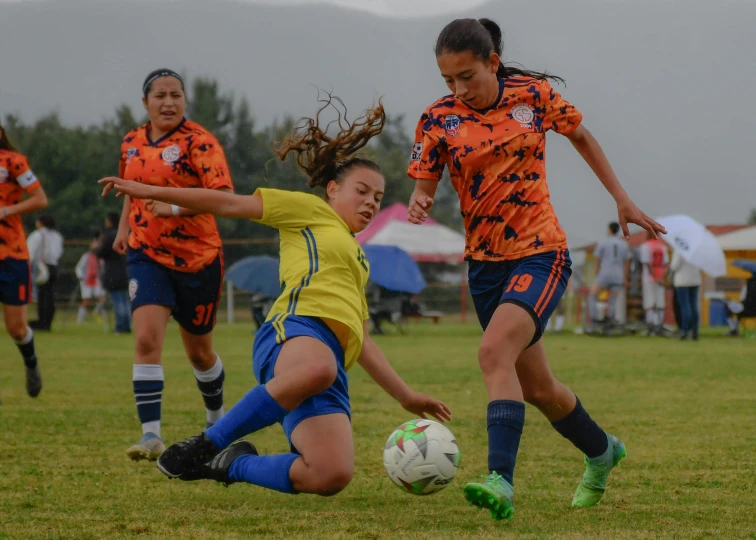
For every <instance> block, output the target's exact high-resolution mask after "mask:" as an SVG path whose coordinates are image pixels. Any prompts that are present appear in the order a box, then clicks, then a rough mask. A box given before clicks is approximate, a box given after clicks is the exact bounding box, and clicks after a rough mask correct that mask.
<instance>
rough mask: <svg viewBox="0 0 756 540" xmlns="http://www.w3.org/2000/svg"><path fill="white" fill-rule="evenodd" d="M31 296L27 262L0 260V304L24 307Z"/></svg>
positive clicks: (29, 267)
mask: <svg viewBox="0 0 756 540" xmlns="http://www.w3.org/2000/svg"><path fill="white" fill-rule="evenodd" d="M30 296H31V266H29V261H20V260H18V259H2V260H0V304H5V305H6V306H25V305H26V304H28V303H29V297H30Z"/></svg>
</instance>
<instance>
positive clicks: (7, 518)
mask: <svg viewBox="0 0 756 540" xmlns="http://www.w3.org/2000/svg"><path fill="white" fill-rule="evenodd" d="M479 335H480V333H479V330H478V329H477V327H476V326H475V325H473V324H468V325H466V326H462V325H453V324H447V325H444V324H442V325H439V326H431V325H427V326H426V325H413V326H412V328H411V333H410V335H408V336H398V335H390V336H386V337H383V338H379V339H378V340H377V341H378V343H379V345H381V346H382V348H383V350H384V351H385V353H386V354H387V356H388V357H389V359H390V360H391V362H392V363H393V365H394V366H395V367H396V369H397V370H398V371H399V372H400V373H401V374H402V375H403V376H404V377H405V378H406V380H408V381H410V382H411V384H413V385H414V386H415V387H416V388H417V389H421V390H423V391H425V392H428V393H431V394H433V395H436V396H439V397H441V398H442V399H444V400H445V401H446V402H447V404H449V405H450V407H451V408H452V411H453V413H454V420H453V421H452V423H451V424H449V427H450V428H451V429H452V431H453V432H454V433H455V435H456V437H457V440H458V441H459V445H460V448H461V450H462V453H463V457H462V464H461V469H460V471H459V474H458V476H457V479H456V480H455V481H454V482H453V483H452V484H451V486H450V487H449V488H448V489H446V490H445V491H442V492H440V493H438V494H436V495H433V496H431V497H413V496H410V495H406V494H404V493H402V492H401V491H400V490H399V489H398V488H396V487H395V486H394V485H393V484H391V482H390V481H389V480H388V477H387V476H386V475H385V472H384V470H383V464H382V449H383V444H384V442H385V440H386V438H387V437H388V434H389V433H390V432H391V431H392V430H393V429H394V428H395V427H396V426H397V425H399V424H400V423H401V422H402V421H404V420H407V419H409V416H408V414H407V413H405V412H404V411H403V410H402V409H401V408H400V407H399V406H398V405H396V404H395V403H394V402H393V401H392V400H391V399H390V398H389V397H388V396H386V395H385V394H383V393H382V391H381V390H380V389H379V388H378V387H377V386H375V385H374V384H373V383H372V381H370V380H369V379H368V377H367V376H366V375H365V374H364V373H363V372H362V371H361V370H360V368H359V367H357V368H355V369H354V370H352V372H351V383H350V384H351V394H352V407H353V410H354V431H355V446H356V472H355V478H354V480H353V482H352V484H351V485H350V486H349V487H348V488H347V490H345V491H344V492H342V493H341V494H339V495H337V496H336V497H332V498H319V497H315V496H309V495H298V496H286V495H281V494H278V493H273V492H268V491H265V490H263V489H259V488H256V487H252V486H246V485H238V484H237V485H234V486H231V487H230V488H224V487H222V486H221V485H218V484H214V483H210V482H206V483H183V482H179V481H169V480H167V479H166V478H165V477H164V476H163V475H162V474H160V473H159V472H158V470H157V469H156V468H155V466H154V464H152V463H145V462H141V463H132V462H130V461H129V460H128V459H127V458H126V457H125V455H124V450H125V449H126V447H127V446H129V445H130V444H131V443H133V442H134V441H135V440H137V439H138V438H139V436H140V430H139V425H138V422H137V418H136V411H135V407H134V403H133V401H134V398H133V396H132V392H131V365H132V342H131V338H130V337H129V336H104V335H103V334H102V332H101V330H99V329H98V328H97V327H96V325H94V324H92V325H91V326H88V327H75V326H74V325H71V324H69V325H67V328H66V329H65V331H64V332H57V333H54V334H49V335H40V336H39V337H38V340H37V351H38V355H39V357H40V360H41V366H42V370H43V376H44V382H45V387H44V390H43V392H42V394H41V396H40V397H39V398H38V399H36V400H32V399H30V398H28V397H27V396H26V394H25V392H24V386H23V370H22V369H21V360H20V358H19V357H18V355H17V351H16V350H15V348H14V347H13V346H12V345H11V342H10V341H9V340H8V338H7V337H6V336H3V340H2V341H0V351H2V353H0V358H1V359H2V366H3V369H2V373H1V374H0V394H1V395H2V399H3V404H2V405H0V418H1V419H2V435H0V456H2V458H0V459H1V460H2V461H0V467H1V468H0V493H1V494H2V495H1V496H0V538H76V539H85V538H129V537H133V536H140V537H143V538H145V537H150V538H151V537H155V538H158V537H159V538H193V539H203V538H250V537H255V536H270V537H274V538H276V537H277V538H384V537H385V538H413V539H414V538H444V539H447V538H449V539H450V538H508V537H512V538H513V537H515V536H516V537H518V538H598V537H604V538H706V537H717V538H756V517H754V514H755V513H756V512H755V509H756V488H754V484H756V459H755V458H754V455H755V451H756V415H755V411H756V398H755V396H756V392H755V391H754V389H755V388H756V384H754V383H755V381H756V344H755V343H754V342H753V341H749V340H745V339H736V340H733V339H726V338H719V337H714V336H710V337H706V336H705V337H704V339H702V341H701V342H699V343H691V342H683V343H680V342H677V341H673V340H669V339H662V338H640V337H636V338H615V339H611V338H608V339H600V338H589V337H583V336H575V335H559V336H549V337H548V338H547V348H548V350H549V354H550V358H551V364H552V368H553V370H554V371H555V373H556V374H557V376H558V377H559V378H561V379H562V380H563V381H564V382H565V383H567V384H568V385H569V386H570V387H571V388H572V389H573V390H574V391H575V392H576V393H577V394H578V395H579V396H580V398H581V400H582V401H583V404H584V405H585V407H586V408H587V409H588V411H589V412H591V413H592V415H593V417H594V418H595V419H596V420H597V421H598V422H599V424H600V425H602V426H603V427H604V428H605V429H607V430H609V431H610V432H612V433H614V434H616V435H618V436H620V437H621V438H622V439H623V440H624V441H625V443H626V444H627V449H628V453H629V457H628V459H626V460H625V461H624V462H623V464H622V465H621V466H620V467H619V468H618V469H616V470H615V472H613V473H612V477H611V479H610V480H611V481H610V487H609V491H608V492H607V494H606V496H605V497H604V500H603V502H602V503H601V504H600V505H599V506H597V507H595V508H592V509H588V510H579V511H576V510H572V509H570V506H569V503H570V500H571V497H572V493H573V490H574V488H575V486H576V484H577V482H578V480H579V478H580V475H581V473H582V470H583V466H582V457H581V456H580V455H579V453H578V452H577V451H576V450H575V449H574V448H573V447H572V446H571V445H570V444H569V443H568V442H567V441H565V440H564V439H562V438H561V437H560V436H559V435H558V434H557V433H556V432H555V431H554V430H553V429H552V428H551V427H550V426H549V424H548V423H547V422H546V421H545V420H544V419H543V418H542V417H541V416H540V414H539V413H538V411H536V410H535V409H534V408H532V407H528V410H527V413H526V418H527V419H526V426H525V433H524V435H523V438H522V444H521V446H520V454H519V461H518V465H517V470H516V473H515V486H516V490H517V491H516V497H515V503H516V515H515V520H514V521H513V522H511V523H500V522H494V521H492V520H491V519H490V517H489V515H488V514H487V513H483V512H480V511H478V510H476V509H473V508H471V507H468V506H467V505H466V503H465V501H464V498H463V496H462V486H463V485H464V482H465V481H468V480H470V479H473V478H476V477H477V476H478V475H480V474H482V473H484V472H486V470H485V469H486V427H485V406H486V397H485V390H484V387H483V384H482V381H481V377H480V374H479V371H478V367H477V362H476V360H475V351H476V346H477V343H478V340H479ZM251 345H252V336H251V335H250V331H249V326H248V325H236V326H227V325H221V326H219V327H218V329H217V331H216V346H217V349H218V351H219V352H220V354H221V356H222V357H223V361H224V364H225V366H226V372H227V379H226V396H227V400H226V401H227V404H232V403H235V402H236V401H237V400H238V399H239V398H240V397H241V396H242V395H243V394H244V393H245V392H246V391H247V390H248V389H249V388H250V387H251V386H252V385H253V384H254V379H253V376H252V373H251V368H250V363H251V362H250V352H251ZM163 358H164V364H165V371H166V388H165V393H164V398H163V436H164V438H165V439H166V441H167V442H169V443H170V442H175V441H177V440H179V439H183V438H185V437H187V436H190V435H193V434H196V433H197V432H199V431H200V429H201V428H202V426H203V425H204V408H203V405H202V400H201V396H200V394H199V392H198V390H197V388H196V385H195V382H194V379H193V376H192V372H191V369H190V367H189V365H188V362H187V361H186V359H185V358H184V356H183V352H182V350H181V346H180V341H179V337H178V332H177V329H176V328H175V327H172V328H170V329H169V337H168V340H167V343H166V349H165V353H164V357H163ZM251 439H252V440H253V441H254V442H255V444H256V445H257V446H258V448H259V449H260V450H261V451H263V452H279V451H286V448H287V446H286V442H285V439H284V437H283V435H282V433H281V431H280V428H279V427H272V428H268V429H266V430H264V431H263V432H261V433H259V434H257V435H255V436H254V437H251Z"/></svg>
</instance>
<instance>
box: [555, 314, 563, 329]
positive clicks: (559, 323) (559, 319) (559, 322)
mask: <svg viewBox="0 0 756 540" xmlns="http://www.w3.org/2000/svg"><path fill="white" fill-rule="evenodd" d="M562 328H564V315H557V317H556V321H555V322H554V330H555V331H557V332H561V331H562Z"/></svg>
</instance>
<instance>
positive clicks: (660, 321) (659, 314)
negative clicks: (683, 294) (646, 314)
mask: <svg viewBox="0 0 756 540" xmlns="http://www.w3.org/2000/svg"><path fill="white" fill-rule="evenodd" d="M656 325H657V326H664V310H663V309H657V310H656Z"/></svg>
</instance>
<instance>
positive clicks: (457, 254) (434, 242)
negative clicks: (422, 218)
mask: <svg viewBox="0 0 756 540" xmlns="http://www.w3.org/2000/svg"><path fill="white" fill-rule="evenodd" d="M357 241H358V242H359V243H360V244H363V245H381V246H397V247H399V248H401V249H403V250H404V251H406V252H407V253H409V254H410V255H411V256H412V258H413V259H414V260H416V261H419V262H461V261H462V260H463V258H464V254H465V237H464V235H462V234H461V233H458V232H457V231H455V230H454V229H450V228H449V227H446V226H445V225H442V224H440V223H438V222H437V221H435V220H433V219H431V218H428V220H427V221H426V223H424V224H423V225H413V224H412V223H410V222H409V221H407V207H406V206H405V205H403V204H402V203H395V204H392V205H391V206H389V207H388V208H386V209H385V210H383V211H381V212H380V213H379V214H378V215H377V216H376V217H375V220H374V221H373V223H371V224H370V226H369V227H368V228H367V229H365V230H364V231H362V232H361V233H360V234H358V235H357Z"/></svg>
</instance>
